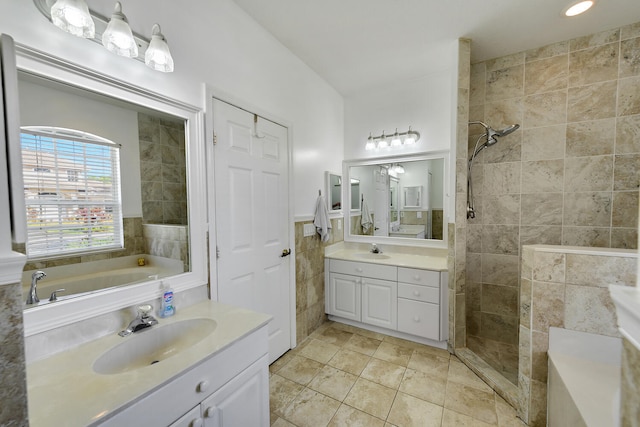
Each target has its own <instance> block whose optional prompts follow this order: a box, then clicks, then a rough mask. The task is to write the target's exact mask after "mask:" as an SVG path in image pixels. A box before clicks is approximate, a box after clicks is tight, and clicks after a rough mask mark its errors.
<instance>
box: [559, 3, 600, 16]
mask: <svg viewBox="0 0 640 427" xmlns="http://www.w3.org/2000/svg"><path fill="white" fill-rule="evenodd" d="M593 4H594V2H593V1H592V0H587V1H581V2H578V3H574V4H572V5H571V6H569V7H568V8H567V9H566V10H565V11H564V14H565V15H566V16H576V15H580V14H581V13H584V12H586V11H587V10H589V9H591V6H593Z"/></svg>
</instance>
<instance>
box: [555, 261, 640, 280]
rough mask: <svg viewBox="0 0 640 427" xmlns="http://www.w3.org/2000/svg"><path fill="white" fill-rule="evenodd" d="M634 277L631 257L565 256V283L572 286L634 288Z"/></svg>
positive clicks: (635, 274)
mask: <svg viewBox="0 0 640 427" xmlns="http://www.w3.org/2000/svg"><path fill="white" fill-rule="evenodd" d="M636 276H637V272H636V259H635V258H633V257H624V256H602V255H581V254H567V273H566V282H567V283H569V284H572V285H581V286H600V287H604V288H606V287H608V286H609V285H622V286H634V284H635V279H636Z"/></svg>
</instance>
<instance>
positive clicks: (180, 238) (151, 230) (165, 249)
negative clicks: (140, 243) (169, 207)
mask: <svg viewBox="0 0 640 427" xmlns="http://www.w3.org/2000/svg"><path fill="white" fill-rule="evenodd" d="M142 234H143V236H144V241H145V249H146V251H145V252H144V253H146V254H149V255H156V256H161V257H164V258H170V259H177V260H180V261H182V262H183V264H184V271H190V270H191V269H190V265H189V227H187V226H186V225H159V224H143V225H142Z"/></svg>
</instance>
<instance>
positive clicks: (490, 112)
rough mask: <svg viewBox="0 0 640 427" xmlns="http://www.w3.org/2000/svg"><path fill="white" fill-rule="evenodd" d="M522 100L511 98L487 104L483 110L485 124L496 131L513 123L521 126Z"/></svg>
mask: <svg viewBox="0 0 640 427" xmlns="http://www.w3.org/2000/svg"><path fill="white" fill-rule="evenodd" d="M522 112H523V99H522V98H511V99H503V100H500V101H493V102H487V103H486V104H485V109H484V118H485V122H486V123H490V124H491V126H493V127H494V128H496V129H502V128H505V127H507V126H509V125H512V124H513V123H520V124H522Z"/></svg>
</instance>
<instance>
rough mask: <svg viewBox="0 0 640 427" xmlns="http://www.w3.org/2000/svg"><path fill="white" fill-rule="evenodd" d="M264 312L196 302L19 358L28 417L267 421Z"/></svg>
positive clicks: (45, 422) (37, 420)
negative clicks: (137, 327)
mask: <svg viewBox="0 0 640 427" xmlns="http://www.w3.org/2000/svg"><path fill="white" fill-rule="evenodd" d="M269 320H270V316H267V315H264V314H259V313H255V312H251V311H249V310H244V309H240V308H235V307H231V306H227V305H224V304H219V303H216V302H213V301H205V302H202V303H198V304H196V305H193V306H191V307H186V308H184V309H182V310H179V311H178V313H177V314H176V315H175V316H173V317H170V318H167V319H159V324H158V325H156V326H153V327H152V328H148V330H144V331H140V332H137V333H134V334H131V335H130V336H128V337H124V338H123V337H120V336H118V334H117V333H113V334H110V335H108V336H106V337H102V338H99V339H97V340H94V341H91V342H89V343H86V344H83V345H81V346H79V347H75V348H72V349H70V350H68V351H65V352H62V353H58V354H55V355H53V356H50V357H48V358H46V359H43V360H39V361H35V362H33V363H31V364H29V365H27V383H28V396H29V422H30V425H31V426H32V427H38V426H52V425H65V426H88V425H90V426H98V425H99V426H109V427H111V426H114V427H115V426H125V425H149V426H171V427H178V426H179V427H182V426H185V427H186V426H190V427H196V426H216V427H218V426H240V425H247V426H249V425H250V426H265V427H266V426H268V425H269V372H268V331H267V323H268V322H269Z"/></svg>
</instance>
